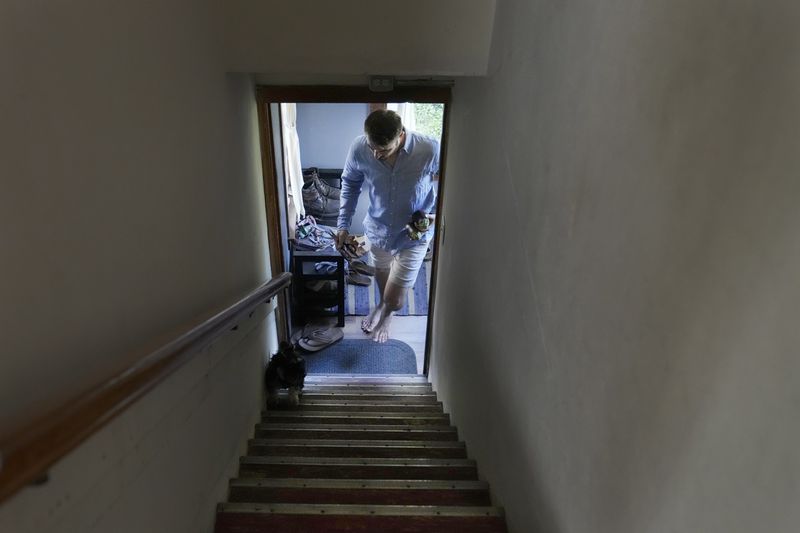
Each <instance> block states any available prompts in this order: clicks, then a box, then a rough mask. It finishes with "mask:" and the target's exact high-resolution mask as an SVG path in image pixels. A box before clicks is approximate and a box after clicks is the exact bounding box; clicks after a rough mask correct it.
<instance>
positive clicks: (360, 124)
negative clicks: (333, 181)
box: [297, 104, 369, 168]
mask: <svg viewBox="0 0 800 533" xmlns="http://www.w3.org/2000/svg"><path fill="white" fill-rule="evenodd" d="M368 114H369V104H297V135H298V137H299V138H300V158H301V159H302V161H303V168H307V167H319V168H342V167H344V162H345V159H347V151H348V150H349V149H350V145H351V144H352V143H353V139H355V138H356V137H358V136H359V135H363V134H364V120H365V119H366V118H367V115H368Z"/></svg>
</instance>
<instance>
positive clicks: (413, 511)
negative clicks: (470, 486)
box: [214, 503, 506, 533]
mask: <svg viewBox="0 0 800 533" xmlns="http://www.w3.org/2000/svg"><path fill="white" fill-rule="evenodd" d="M214 531H215V533H261V532H264V531H269V532H270V533H289V532H292V533H294V532H298V531H308V532H314V533H373V532H376V531H380V532H381V533H443V532H448V531H457V532H458V533H504V532H505V531H506V527H505V520H504V518H503V511H502V509H499V508H497V507H457V506H441V507H439V506H427V505H419V506H418V505H318V504H258V503H224V504H220V505H219V506H218V508H217V524H216V528H215V530H214Z"/></svg>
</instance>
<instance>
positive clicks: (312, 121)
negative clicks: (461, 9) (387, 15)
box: [257, 86, 450, 374]
mask: <svg viewBox="0 0 800 533" xmlns="http://www.w3.org/2000/svg"><path fill="white" fill-rule="evenodd" d="M257 94H258V112H259V121H260V124H259V125H260V132H261V141H262V142H261V148H262V162H263V171H264V193H265V202H266V207H267V209H266V212H267V224H268V228H269V233H268V235H269V249H270V258H271V266H272V269H273V272H282V271H293V270H296V269H297V268H302V266H300V265H301V261H298V260H297V259H298V258H297V257H295V255H298V254H295V253H294V250H296V249H297V244H298V241H297V240H296V237H297V236H298V235H302V233H303V232H300V233H298V232H297V225H296V223H297V221H298V217H297V213H298V211H303V210H306V211H308V212H307V213H306V219H302V217H301V224H300V225H301V226H305V225H307V220H308V219H310V220H312V221H314V222H315V223H316V222H319V225H318V227H319V228H323V229H324V230H325V231H327V229H328V227H329V226H331V225H332V226H333V227H334V228H335V215H333V216H331V215H332V210H331V209H328V210H327V211H325V210H320V206H319V205H312V204H311V203H310V200H309V198H308V197H307V196H306V197H305V198H304V197H303V196H304V195H303V194H301V193H299V192H298V191H299V188H298V183H297V179H298V177H297V169H296V168H291V167H292V161H293V160H294V156H293V155H291V151H290V152H289V154H287V155H288V159H289V160H290V161H287V157H284V155H285V150H286V149H287V148H291V147H293V146H294V145H293V144H292V143H295V144H297V142H298V140H299V159H300V161H301V163H300V166H301V169H302V173H303V178H304V179H305V180H307V181H308V180H310V179H311V178H310V176H311V175H312V174H311V173H312V172H313V173H314V174H315V175H314V180H315V181H316V182H317V183H319V184H320V187H322V188H325V190H326V191H327V190H328V189H327V188H328V187H330V188H331V190H335V189H336V187H337V186H340V183H339V181H340V178H341V169H342V166H343V165H344V162H345V159H346V156H347V148H348V147H349V144H350V143H351V142H352V141H353V139H354V138H355V137H357V136H358V135H360V134H362V133H363V122H364V119H365V118H366V116H367V114H369V112H371V111H372V110H374V109H376V108H381V107H384V108H385V107H387V106H389V108H390V109H394V110H396V111H398V112H401V116H403V113H402V111H405V113H404V114H405V117H406V118H405V120H404V125H405V126H406V127H407V128H408V129H411V130H414V131H420V130H421V132H422V133H424V134H426V135H427V136H431V137H437V136H438V137H439V140H440V147H441V152H440V169H439V178H438V182H437V187H438V194H437V199H436V208H435V212H436V213H441V205H442V201H443V197H444V194H445V187H444V185H445V168H444V166H445V165H444V162H445V160H446V158H445V154H446V146H447V117H448V105H449V102H450V89H449V87H420V88H412V87H403V88H400V89H397V90H395V91H391V92H381V93H375V92H371V91H369V90H368V89H367V88H365V87H311V86H296V87H271V86H261V87H259V88H258V93H257ZM281 104H284V105H283V106H282V105H281ZM286 104H294V105H293V106H292V107H289V106H287V105H286ZM398 108H399V109H398ZM415 112H416V114H415ZM409 113H410V114H409ZM415 116H418V120H416V124H414V123H413V122H414V117H415ZM287 120H288V121H289V122H290V123H291V124H288V126H289V127H287ZM409 120H411V121H412V123H411V124H408V123H407V121H409ZM292 128H295V129H294V130H292ZM295 134H296V135H297V137H298V139H293V138H292V136H294V135H295ZM291 149H292V150H294V149H295V148H291ZM300 186H302V183H301V184H300ZM364 194H365V191H362V198H361V200H360V201H359V205H358V210H357V212H356V215H355V216H354V217H353V226H352V227H351V233H354V234H357V235H358V234H359V233H360V231H359V230H361V223H362V222H361V221H362V219H363V217H364V213H365V211H366V208H367V204H368V199H365V198H364V197H363V195H364ZM304 200H305V201H304ZM306 207H307V208H308V209H306ZM329 207H330V206H329ZM314 209H316V211H315V210H314ZM337 211H338V208H337ZM309 215H311V216H310V218H309ZM314 215H317V216H314ZM443 222H444V221H443V220H442V219H440V218H439V219H438V220H437V223H436V224H435V226H434V235H433V238H432V240H431V241H430V247H429V254H428V255H429V257H428V260H427V261H425V263H423V268H422V269H421V270H420V274H419V276H418V279H417V283H416V284H415V285H414V287H412V288H411V289H410V291H409V294H408V297H407V299H406V303H404V306H403V308H402V309H401V311H400V312H401V313H402V315H401V316H402V317H403V321H400V322H402V324H403V325H401V326H400V327H398V326H397V325H396V322H395V320H394V319H393V324H392V325H393V328H394V329H395V330H396V331H397V334H393V335H392V337H393V338H399V339H400V340H405V341H406V342H408V343H409V344H410V345H412V346H414V350H415V352H416V353H417V372H418V373H422V374H427V372H428V367H429V358H430V346H431V342H430V331H431V324H432V317H433V312H434V305H435V287H436V275H437V265H438V260H437V259H438V253H437V250H438V248H439V246H438V244H439V240H440V238H441V235H442V229H441V228H442V227H443ZM293 259H294V260H293ZM330 259H331V260H332V259H334V258H333V257H330ZM319 264H320V263H317V265H319ZM331 268H332V269H333V267H331ZM331 278H332V279H333V276H331ZM298 281H303V282H304V284H303V286H301V287H300V289H303V287H305V285H308V283H307V282H305V278H302V276H300V277H298V276H297V275H296V279H295V285H296V286H297V285H298ZM331 283H332V284H333V286H338V287H341V290H340V293H341V294H340V296H342V300H341V301H339V302H338V305H337V306H334V307H331V310H332V311H331V314H335V315H337V316H339V317H341V315H343V314H344V315H347V318H348V325H346V326H345V327H344V331H345V333H346V334H352V335H355V334H357V333H358V327H357V326H353V324H354V323H356V322H358V323H360V321H361V319H360V318H358V317H359V316H361V315H363V314H365V310H366V311H367V312H368V309H369V305H370V302H371V303H372V304H374V303H375V301H374V299H375V292H376V290H375V289H374V287H370V286H369V285H364V284H361V283H360V281H359V279H358V278H357V277H356V276H354V277H353V279H352V280H351V279H347V283H344V284H343V283H342V280H340V281H339V283H338V284H337V283H335V282H333V281H332V282H331ZM321 284H322V281H317V282H315V285H316V286H321ZM360 285H361V286H360ZM373 285H374V284H373ZM295 296H297V294H295ZM304 301H305V300H303V299H299V298H297V297H295V298H285V299H283V300H282V301H280V302H279V306H278V309H277V312H278V316H277V318H278V326H279V334H280V336H281V338H282V340H283V339H288V338H290V337H291V336H292V333H293V332H296V331H297V329H298V326H300V325H302V321H304V320H306V318H307V317H306V314H305V313H304V312H303V309H302V306H303V305H304V304H303V302H304ZM365 302H366V303H365ZM365 306H366V307H365ZM334 308H335V309H336V311H335V312H334V311H333V309H334ZM405 317H408V318H405ZM412 317H413V318H412ZM397 318H400V317H397ZM416 329H419V330H420V331H419V332H416V331H414V330H416ZM404 336H405V338H404Z"/></svg>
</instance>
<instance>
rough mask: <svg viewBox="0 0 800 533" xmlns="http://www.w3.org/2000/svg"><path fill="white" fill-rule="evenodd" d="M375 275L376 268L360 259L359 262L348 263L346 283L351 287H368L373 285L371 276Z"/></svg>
mask: <svg viewBox="0 0 800 533" xmlns="http://www.w3.org/2000/svg"><path fill="white" fill-rule="evenodd" d="M374 275H375V267H374V266H372V265H368V264H367V263H365V262H364V261H361V260H360V259H359V260H357V261H348V267H347V277H346V278H345V281H346V282H347V283H350V284H351V285H361V286H362V287H368V286H369V285H371V284H372V278H371V277H370V276H374Z"/></svg>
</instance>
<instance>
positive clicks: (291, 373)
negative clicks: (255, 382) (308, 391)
mask: <svg viewBox="0 0 800 533" xmlns="http://www.w3.org/2000/svg"><path fill="white" fill-rule="evenodd" d="M305 378H306V360H305V359H303V358H302V357H300V356H299V355H297V352H296V351H295V346H294V345H293V344H291V343H288V342H282V343H281V344H280V346H279V347H278V353H276V354H275V355H273V356H272V357H271V358H270V360H269V364H268V365H267V370H266V372H265V373H264V385H265V386H266V388H267V406H275V405H278V391H279V390H280V389H287V388H288V389H289V406H290V407H297V406H298V405H299V404H300V391H301V390H302V389H303V384H304V382H305Z"/></svg>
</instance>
